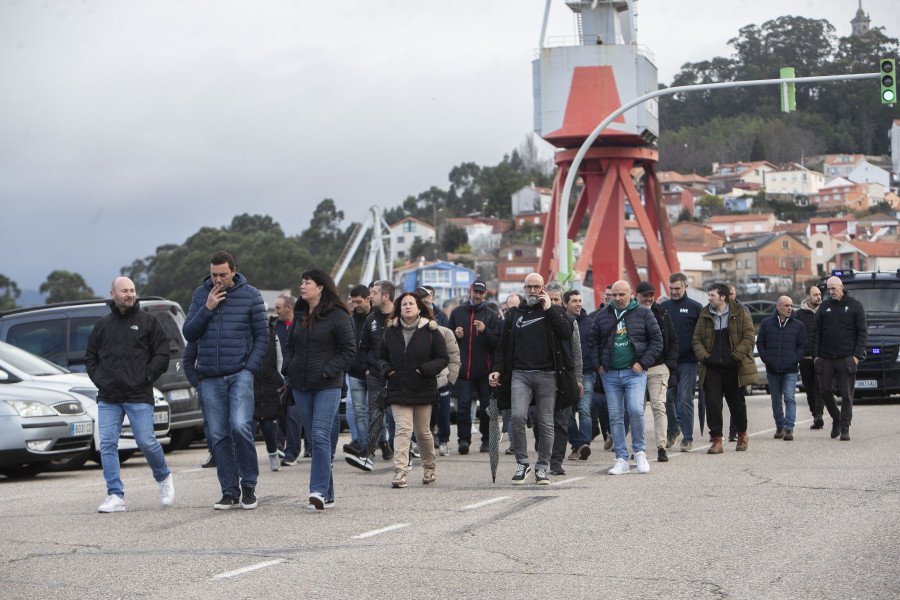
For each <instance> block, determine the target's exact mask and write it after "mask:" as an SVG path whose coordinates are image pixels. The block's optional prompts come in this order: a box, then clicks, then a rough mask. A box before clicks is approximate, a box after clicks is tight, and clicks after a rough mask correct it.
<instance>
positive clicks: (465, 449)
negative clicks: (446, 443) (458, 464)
mask: <svg viewBox="0 0 900 600" xmlns="http://www.w3.org/2000/svg"><path fill="white" fill-rule="evenodd" d="M459 453H460V454H468V453H469V442H467V441H466V440H459Z"/></svg>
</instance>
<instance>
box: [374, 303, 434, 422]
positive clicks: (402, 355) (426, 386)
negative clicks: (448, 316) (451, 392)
mask: <svg viewBox="0 0 900 600" xmlns="http://www.w3.org/2000/svg"><path fill="white" fill-rule="evenodd" d="M448 361H449V359H448V357H447V346H446V344H445V342H444V336H443V335H442V334H441V332H440V331H438V328H437V323H436V322H434V321H433V320H431V319H426V318H424V317H420V318H419V320H418V322H417V323H416V330H415V331H414V332H413V334H412V337H411V338H410V340H409V343H407V342H406V340H405V339H404V338H403V331H402V330H401V325H400V319H399V318H398V319H391V320H389V321H388V322H387V326H386V327H385V328H384V341H383V342H382V343H381V349H380V350H379V365H380V367H381V375H382V377H384V378H385V380H386V381H387V392H388V404H400V405H403V406H423V405H426V404H433V403H434V402H436V401H437V397H438V396H437V388H438V386H437V377H438V375H439V374H440V372H441V371H442V370H443V369H444V367H446V366H447V363H448Z"/></svg>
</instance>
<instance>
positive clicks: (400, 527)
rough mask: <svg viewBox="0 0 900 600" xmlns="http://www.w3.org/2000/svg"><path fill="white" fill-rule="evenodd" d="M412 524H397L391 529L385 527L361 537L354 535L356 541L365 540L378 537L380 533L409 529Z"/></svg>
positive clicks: (363, 534)
mask: <svg viewBox="0 0 900 600" xmlns="http://www.w3.org/2000/svg"><path fill="white" fill-rule="evenodd" d="M410 525H412V523H396V524H395V525H391V526H389V527H385V528H383V529H375V530H374V531H367V532H365V533H361V534H359V535H354V536H353V539H354V540H361V539H363V538H367V537H372V536H373V535H378V534H380V533H387V532H388V531H394V530H395V529H403V528H404V527H409V526H410Z"/></svg>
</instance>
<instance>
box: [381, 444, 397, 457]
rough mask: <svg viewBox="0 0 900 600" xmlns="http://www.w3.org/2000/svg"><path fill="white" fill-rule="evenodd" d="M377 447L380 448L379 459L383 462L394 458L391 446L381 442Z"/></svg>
mask: <svg viewBox="0 0 900 600" xmlns="http://www.w3.org/2000/svg"><path fill="white" fill-rule="evenodd" d="M378 447H379V448H381V458H382V459H383V460H391V459H392V458H394V450H393V449H392V448H391V445H390V444H388V443H387V442H381V443H380V444H378Z"/></svg>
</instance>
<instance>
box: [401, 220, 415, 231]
mask: <svg viewBox="0 0 900 600" xmlns="http://www.w3.org/2000/svg"><path fill="white" fill-rule="evenodd" d="M415 230H416V222H415V221H404V222H403V231H404V233H412V232H415Z"/></svg>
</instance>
